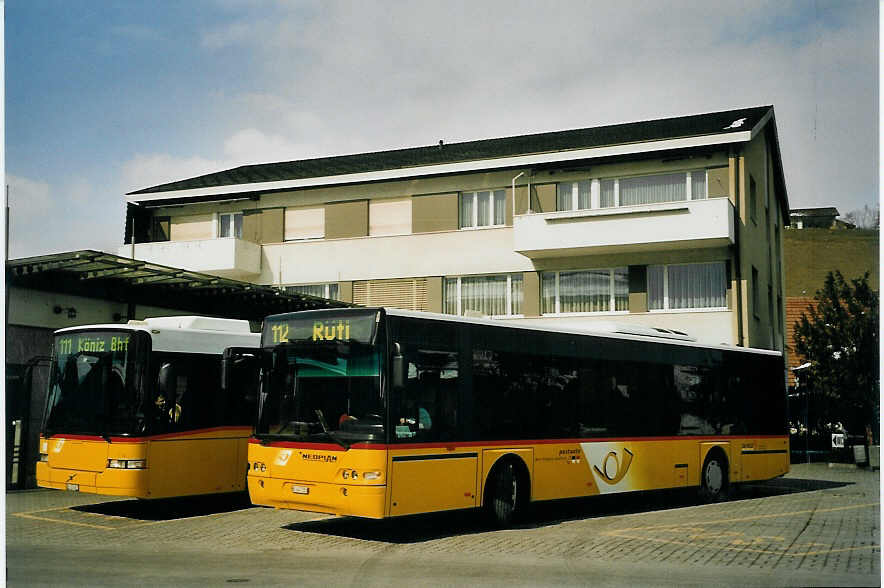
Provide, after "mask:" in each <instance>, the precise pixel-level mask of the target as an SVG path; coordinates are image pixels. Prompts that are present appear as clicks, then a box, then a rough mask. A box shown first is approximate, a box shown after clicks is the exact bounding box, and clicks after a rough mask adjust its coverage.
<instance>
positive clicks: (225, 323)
mask: <svg viewBox="0 0 884 588" xmlns="http://www.w3.org/2000/svg"><path fill="white" fill-rule="evenodd" d="M83 330H93V331H101V330H117V331H119V330H124V331H126V330H128V331H144V332H146V333H148V334H149V335H150V337H151V341H152V348H153V350H154V351H171V352H180V353H222V352H223V351H224V350H225V349H226V348H228V347H259V346H260V342H261V335H260V333H252V332H251V331H250V327H249V321H244V320H237V319H219V318H214V317H204V316H170V317H151V318H146V319H144V320H143V321H136V320H131V321H129V322H128V323H126V324H118V323H108V324H96V325H81V326H78V327H67V328H64V329H58V330H57V331H55V332H56V334H60V333H66V332H71V331H83Z"/></svg>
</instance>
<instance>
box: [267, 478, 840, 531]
mask: <svg viewBox="0 0 884 588" xmlns="http://www.w3.org/2000/svg"><path fill="white" fill-rule="evenodd" d="M849 485H851V483H841V482H829V481H822V480H802V479H784V478H780V479H776V480H770V481H767V482H760V483H758V484H752V485H751V486H742V487H740V488H739V490H736V491H735V492H734V494H733V499H734V500H742V499H757V498H764V497H769V496H779V495H784V494H793V493H796V492H813V491H816V490H828V489H831V488H839V487H843V486H849ZM697 504H701V502H700V500H699V498H698V497H697V493H696V490H663V491H657V492H639V493H635V494H629V495H618V496H614V495H608V496H594V497H592V498H581V499H571V500H558V501H554V502H543V503H538V504H534V505H532V506H531V508H530V509H529V512H528V513H527V514H526V516H525V517H524V519H523V520H522V521H521V522H520V523H518V524H517V525H515V528H516V529H535V528H539V527H547V526H552V525H557V524H559V523H563V522H567V521H577V520H588V519H593V518H600V517H608V516H616V515H623V514H640V513H643V512H651V511H665V510H672V509H678V508H684V507H688V506H695V505H697ZM283 528H284V529H288V530H290V531H300V532H305V533H318V534H321V535H333V536H338V537H348V538H351V539H361V540H366V541H382V542H386V543H395V544H405V543H422V542H426V541H433V540H436V539H443V538H446V537H452V536H457V535H472V534H476V533H485V532H488V531H493V530H495V527H494V526H493V525H492V524H491V523H490V521H489V520H488V519H487V518H486V517H485V516H484V513H483V512H482V511H473V510H469V511H455V512H445V513H434V514H428V515H415V516H408V517H400V518H396V519H385V520H380V521H376V520H368V519H358V518H351V517H340V518H330V519H321V520H314V521H306V522H300V523H293V524H291V525H286V526H285V527H283Z"/></svg>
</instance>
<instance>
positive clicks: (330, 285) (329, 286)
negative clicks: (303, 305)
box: [283, 282, 341, 300]
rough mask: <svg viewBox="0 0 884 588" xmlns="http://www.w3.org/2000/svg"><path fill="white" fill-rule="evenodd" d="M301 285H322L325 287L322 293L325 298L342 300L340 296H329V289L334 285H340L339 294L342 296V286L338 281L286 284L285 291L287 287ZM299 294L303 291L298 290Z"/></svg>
mask: <svg viewBox="0 0 884 588" xmlns="http://www.w3.org/2000/svg"><path fill="white" fill-rule="evenodd" d="M299 286H322V287H323V294H322V297H323V298H327V299H329V300H340V298H332V297H331V296H329V290H330V289H331V287H332V286H337V287H338V296H340V294H341V287H340V285H338V283H337V282H321V283H317V284H286V285H284V286H283V291H284V292H285V291H286V288H293V287H299ZM298 294H301V293H300V292H298ZM304 295H305V296H309V294H304Z"/></svg>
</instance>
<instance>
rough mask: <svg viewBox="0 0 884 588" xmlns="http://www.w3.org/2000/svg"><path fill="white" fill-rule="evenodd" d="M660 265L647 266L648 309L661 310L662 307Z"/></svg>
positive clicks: (661, 270) (662, 269) (661, 271)
mask: <svg viewBox="0 0 884 588" xmlns="http://www.w3.org/2000/svg"><path fill="white" fill-rule="evenodd" d="M664 269H665V268H664V267H663V266H662V265H649V266H648V309H649V310H662V309H663V308H664V306H663V300H664V299H663V271H664Z"/></svg>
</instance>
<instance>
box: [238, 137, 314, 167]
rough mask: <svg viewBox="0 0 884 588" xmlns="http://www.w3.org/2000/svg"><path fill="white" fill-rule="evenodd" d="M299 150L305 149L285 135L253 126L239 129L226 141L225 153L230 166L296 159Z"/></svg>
mask: <svg viewBox="0 0 884 588" xmlns="http://www.w3.org/2000/svg"><path fill="white" fill-rule="evenodd" d="M299 151H303V148H302V147H300V146H298V145H297V144H296V143H293V142H291V141H289V140H288V139H286V138H285V137H282V136H281V135H272V134H266V133H263V132H261V131H259V130H258V129H253V128H250V129H242V130H240V131H237V132H236V133H234V134H233V135H231V136H230V137H228V138H227V139H226V140H225V141H224V154H225V155H226V156H227V158H228V159H229V161H230V162H231V164H230V165H229V167H233V166H234V165H247V164H252V163H268V162H272V161H289V160H291V159H296V158H297V155H296V154H297V153H298V152H299Z"/></svg>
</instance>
